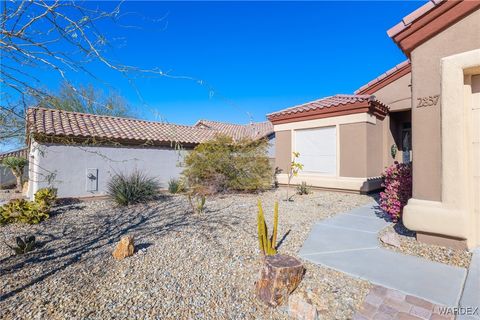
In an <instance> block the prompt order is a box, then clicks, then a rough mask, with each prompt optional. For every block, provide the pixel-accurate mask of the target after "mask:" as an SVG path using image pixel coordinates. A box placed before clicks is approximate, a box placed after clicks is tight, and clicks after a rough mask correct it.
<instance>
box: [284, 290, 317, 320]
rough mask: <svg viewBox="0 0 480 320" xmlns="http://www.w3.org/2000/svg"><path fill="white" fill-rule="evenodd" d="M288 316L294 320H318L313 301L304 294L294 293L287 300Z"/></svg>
mask: <svg viewBox="0 0 480 320" xmlns="http://www.w3.org/2000/svg"><path fill="white" fill-rule="evenodd" d="M288 314H289V315H290V317H292V318H294V319H301V320H318V319H319V318H320V316H319V312H318V309H317V307H316V306H315V303H314V301H312V299H310V298H309V297H308V294H305V293H304V292H301V293H294V294H293V295H291V296H290V298H289V299H288Z"/></svg>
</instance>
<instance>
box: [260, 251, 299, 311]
mask: <svg viewBox="0 0 480 320" xmlns="http://www.w3.org/2000/svg"><path fill="white" fill-rule="evenodd" d="M303 274H304V268H303V264H302V263H301V262H300V260H298V259H296V258H294V257H292V256H288V255H280V254H277V255H274V256H266V257H265V261H264V265H263V267H262V269H261V270H260V280H258V282H257V283H256V290H255V291H256V295H257V298H258V299H260V300H261V301H263V302H264V303H266V304H267V305H269V306H271V307H276V306H279V305H281V304H283V303H285V302H286V301H287V300H288V296H289V295H290V293H292V292H293V290H295V288H297V286H298V285H299V284H300V282H301V281H302V278H303Z"/></svg>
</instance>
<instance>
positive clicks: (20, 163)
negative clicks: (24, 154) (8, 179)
mask: <svg viewBox="0 0 480 320" xmlns="http://www.w3.org/2000/svg"><path fill="white" fill-rule="evenodd" d="M2 164H3V165H4V166H5V167H7V168H9V169H10V170H12V173H13V175H14V176H15V178H16V179H17V191H18V192H22V183H23V181H22V177H23V169H24V168H25V166H26V165H27V164H28V160H27V159H25V158H21V157H6V158H4V159H3V160H2Z"/></svg>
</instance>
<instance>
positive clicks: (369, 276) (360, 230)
mask: <svg viewBox="0 0 480 320" xmlns="http://www.w3.org/2000/svg"><path fill="white" fill-rule="evenodd" d="M382 216H383V215H382V212H381V210H379V208H378V206H377V204H376V203H372V204H369V205H366V206H363V207H359V208H356V209H354V210H352V211H349V212H347V213H342V214H339V215H336V216H335V217H332V218H330V219H326V220H323V221H321V222H319V223H317V224H316V225H315V226H314V227H313V229H312V231H311V232H310V235H309V237H308V238H307V240H306V241H305V243H304V245H303V247H302V248H301V250H300V256H301V257H302V258H304V259H306V260H309V261H311V262H313V263H316V264H319V265H324V266H326V267H329V268H332V269H336V270H338V271H341V272H345V273H348V274H351V275H353V276H356V277H359V278H362V279H365V280H368V281H370V282H372V283H375V284H378V285H381V286H384V287H387V288H391V289H395V290H399V291H402V292H405V293H407V294H410V295H413V296H417V297H420V298H423V299H425V300H428V301H430V302H432V303H435V304H440V305H444V306H451V307H453V306H457V305H458V304H459V301H460V297H461V294H462V290H463V285H464V282H465V278H466V275H467V270H466V269H464V268H459V267H453V266H449V265H445V264H442V263H437V262H432V261H429V260H426V259H422V258H418V257H414V256H408V255H404V254H401V253H397V252H394V251H391V250H387V249H385V248H383V247H382V246H381V245H380V243H379V241H378V239H377V234H378V232H379V231H380V230H382V229H383V228H384V227H386V226H387V225H388V224H389V222H387V221H385V220H384V219H383V218H382Z"/></svg>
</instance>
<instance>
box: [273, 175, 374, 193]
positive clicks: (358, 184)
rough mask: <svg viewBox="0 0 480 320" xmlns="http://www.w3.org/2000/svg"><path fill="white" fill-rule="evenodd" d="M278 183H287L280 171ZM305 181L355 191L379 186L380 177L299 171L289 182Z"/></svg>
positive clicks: (368, 189) (315, 184)
mask: <svg viewBox="0 0 480 320" xmlns="http://www.w3.org/2000/svg"><path fill="white" fill-rule="evenodd" d="M277 179H278V183H280V184H287V183H288V177H287V175H286V174H284V173H282V174H279V175H277ZM303 181H305V182H306V183H307V184H308V185H310V186H313V187H319V188H326V189H339V190H347V191H355V192H369V191H372V190H376V189H379V188H380V185H381V184H382V179H381V178H380V177H375V178H348V177H332V176H324V175H320V174H313V173H311V174H306V173H299V174H298V176H296V177H293V178H292V181H291V184H293V185H299V184H301V183H302V182H303Z"/></svg>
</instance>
